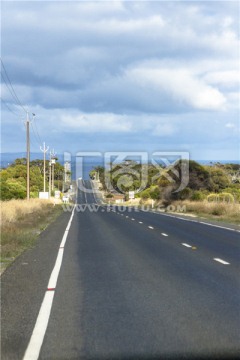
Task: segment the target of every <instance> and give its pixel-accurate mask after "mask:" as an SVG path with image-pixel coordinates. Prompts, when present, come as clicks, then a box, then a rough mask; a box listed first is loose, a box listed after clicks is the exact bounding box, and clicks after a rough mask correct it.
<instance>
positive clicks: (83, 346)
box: [2, 180, 240, 360]
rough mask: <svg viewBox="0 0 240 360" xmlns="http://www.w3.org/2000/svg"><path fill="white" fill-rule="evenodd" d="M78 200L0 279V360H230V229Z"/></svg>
mask: <svg viewBox="0 0 240 360" xmlns="http://www.w3.org/2000/svg"><path fill="white" fill-rule="evenodd" d="M79 185H84V186H85V188H87V189H91V186H92V183H91V181H86V180H85V181H84V180H81V181H80V184H79ZM77 204H78V205H77V206H76V207H74V209H73V211H72V212H67V211H65V212H64V213H63V214H62V215H61V216H60V217H59V218H58V219H57V220H56V221H55V222H54V223H53V224H52V225H50V226H49V227H48V228H47V229H46V230H45V231H44V232H43V233H42V234H41V235H40V238H39V240H38V242H37V245H36V247H35V248H34V249H31V250H29V251H27V252H25V253H24V254H23V255H22V256H20V257H19V258H18V259H17V260H16V261H15V262H14V264H13V265H12V266H11V267H10V268H9V269H7V270H6V271H5V273H4V274H3V275H2V359H3V360H6V359H11V360H14V359H23V358H24V359H25V360H26V359H93V358H94V359H96V358H97V359H116V358H118V359H121V358H128V357H133V358H138V359H141V358H148V359H149V358H162V359H167V358H171V359H181V358H186V359H189V358H190V359H191V358H198V357H199V358H201V359H204V358H206V359H211V358H214V359H221V358H229V359H230V358H231V359H232V358H237V355H238V354H239V350H240V332H239V324H240V303H239V299H240V287H239V270H240V266H239V255H240V251H239V250H240V241H239V240H240V233H239V231H236V230H234V229H231V228H230V227H229V229H228V228H221V227H217V226H210V225H207V224H203V223H197V222H193V221H188V220H185V221H184V220H183V219H179V218H175V217H172V216H168V215H164V214H156V213H153V212H141V211H139V212H138V211H129V210H125V211H123V209H122V208H121V207H111V208H109V207H106V206H105V205H104V204H101V202H100V200H99V199H98V198H97V195H96V194H94V193H91V192H86V191H85V192H84V191H82V190H81V189H80V190H79V192H78V197H77ZM79 204H87V205H88V206H87V207H85V210H84V211H79V210H81V207H80V206H79ZM82 210H83V208H82ZM93 210H94V211H93Z"/></svg>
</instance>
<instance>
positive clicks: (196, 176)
mask: <svg viewBox="0 0 240 360" xmlns="http://www.w3.org/2000/svg"><path fill="white" fill-rule="evenodd" d="M129 165H130V167H129ZM128 167H129V169H130V170H129V172H128V170H127V169H128ZM143 167H145V169H144V168H143ZM123 169H125V170H123ZM144 170H145V171H144ZM96 176H97V177H99V179H100V181H101V183H102V187H103V190H105V191H106V192H108V191H109V188H110V187H111V188H112V189H113V190H116V191H118V192H119V191H121V192H123V193H126V194H127V193H128V192H129V191H133V190H134V191H136V192H137V193H136V195H135V196H137V197H140V198H141V199H143V200H146V199H154V200H162V201H164V202H166V203H168V202H171V201H173V200H194V201H198V200H199V201H200V200H204V199H207V198H208V199H209V201H212V200H213V199H214V196H213V194H225V195H224V196H220V197H219V196H218V197H215V198H218V199H220V200H221V199H222V198H224V199H225V200H226V199H227V201H237V202H239V201H240V165H239V164H221V163H215V164H211V165H201V164H199V163H197V162H196V161H193V160H190V161H187V160H179V161H178V162H177V163H175V164H174V166H171V165H170V166H167V167H163V166H162V167H156V166H154V165H151V164H149V165H144V164H138V163H136V162H134V161H130V162H129V161H128V163H126V162H125V163H122V164H118V165H116V166H114V167H112V168H111V170H110V171H108V172H107V173H106V172H105V170H104V168H103V167H101V166H97V167H95V168H94V169H93V170H92V171H91V172H90V177H91V178H94V177H96ZM144 176H145V178H144V179H143V177H144ZM184 181H186V183H185V184H184ZM143 182H144V184H145V186H144V189H142V191H140V192H138V189H139V188H140V187H141V184H142V183H143ZM181 184H182V185H184V186H182V189H181ZM109 185H110V186H109ZM179 189H180V191H179ZM109 193H110V192H109Z"/></svg>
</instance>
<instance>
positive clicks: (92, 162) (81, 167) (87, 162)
mask: <svg viewBox="0 0 240 360" xmlns="http://www.w3.org/2000/svg"><path fill="white" fill-rule="evenodd" d="M21 157H26V154H25V153H2V154H1V159H0V166H1V168H6V167H8V166H9V165H11V164H12V163H13V162H14V160H15V159H17V158H21ZM57 157H58V161H59V162H60V163H61V164H62V165H63V164H64V157H63V155H57ZM35 159H43V154H42V153H31V160H35ZM69 160H70V159H69ZM79 160H80V159H79V158H77V157H75V156H72V157H71V172H72V179H73V180H75V179H76V176H77V177H82V178H83V179H89V172H90V171H91V170H92V169H93V168H94V167H96V166H103V165H104V159H103V158H100V157H90V158H88V157H86V158H84V160H83V162H82V163H81V161H79ZM192 160H195V159H192ZM195 161H197V162H198V163H200V164H202V165H211V164H213V163H217V162H219V163H221V164H239V163H240V162H239V161H238V160H195Z"/></svg>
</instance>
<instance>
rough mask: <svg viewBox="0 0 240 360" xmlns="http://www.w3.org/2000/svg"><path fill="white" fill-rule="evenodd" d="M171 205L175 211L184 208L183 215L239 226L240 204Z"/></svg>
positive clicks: (193, 203)
mask: <svg viewBox="0 0 240 360" xmlns="http://www.w3.org/2000/svg"><path fill="white" fill-rule="evenodd" d="M171 205H173V206H175V208H176V209H177V208H178V207H179V208H185V211H184V212H183V213H185V214H186V215H187V214H189V213H190V214H194V215H196V216H199V217H204V218H206V219H209V220H217V221H222V222H227V223H232V224H237V225H240V204H239V203H227V202H208V201H207V200H204V201H189V200H184V201H174V202H172V203H171Z"/></svg>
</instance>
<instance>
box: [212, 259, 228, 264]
mask: <svg viewBox="0 0 240 360" xmlns="http://www.w3.org/2000/svg"><path fill="white" fill-rule="evenodd" d="M213 260H215V261H218V262H220V263H221V264H223V265H230V263H229V262H227V261H225V260H222V259H219V258H214V259H213Z"/></svg>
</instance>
